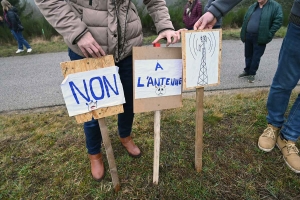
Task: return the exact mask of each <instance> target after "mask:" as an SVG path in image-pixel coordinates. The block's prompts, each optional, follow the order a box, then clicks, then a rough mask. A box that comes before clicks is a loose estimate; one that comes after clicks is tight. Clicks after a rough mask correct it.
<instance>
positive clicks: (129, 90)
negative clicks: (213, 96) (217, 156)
mask: <svg viewBox="0 0 300 200" xmlns="http://www.w3.org/2000/svg"><path fill="white" fill-rule="evenodd" d="M241 1H242V0H208V1H207V4H206V5H205V6H204V11H202V4H201V1H199V0H188V2H187V4H186V6H185V8H184V11H183V22H184V24H185V28H186V29H189V30H202V29H212V28H221V25H222V21H221V20H222V19H221V18H222V17H223V16H225V15H226V13H227V12H229V11H230V10H231V9H232V8H233V7H234V6H235V5H237V4H238V3H239V2H241ZM35 2H36V5H37V6H38V8H39V9H40V11H41V13H42V14H43V15H44V17H45V18H46V19H47V20H48V22H49V23H50V24H51V25H52V26H53V27H54V28H55V29H56V31H57V32H58V33H60V34H61V35H62V36H63V38H64V41H65V42H66V43H67V45H68V47H69V49H68V52H69V57H70V59H71V60H79V59H83V58H85V57H94V58H98V57H101V56H104V55H107V54H112V55H114V59H115V63H116V65H117V66H118V67H119V74H120V78H121V82H122V84H123V88H124V94H125V99H126V103H125V104H124V113H122V114H119V115H118V133H119V138H120V142H121V144H122V145H123V146H124V148H125V149H126V150H127V152H128V154H129V155H130V156H132V157H134V158H138V157H140V156H141V155H142V151H141V150H140V149H139V147H138V146H137V145H136V144H135V143H134V141H133V139H132V138H131V132H132V123H133V120H134V113H133V81H132V79H133V77H132V74H133V73H132V65H133V63H132V48H133V47H134V46H141V45H142V25H141V23H140V20H139V18H138V14H137V13H138V12H137V10H136V7H135V5H134V3H133V2H132V1H130V0H122V1H121V0H120V1H113V0H103V2H101V3H99V2H98V1H92V0H90V1H84V0H77V1H72V2H69V1H60V0H48V1H44V0H35ZM107 2H109V3H107ZM143 2H144V4H145V5H146V8H147V10H148V13H149V15H150V16H151V17H152V19H153V22H154V24H155V27H156V31H157V33H158V36H157V38H156V39H155V40H154V41H153V44H154V43H157V42H158V41H159V40H160V39H162V38H165V39H166V41H167V46H169V45H170V44H173V43H176V42H178V41H179V40H180V32H181V31H182V30H178V31H176V30H175V29H174V27H173V24H172V22H171V19H170V15H169V12H168V9H167V6H166V2H165V1H164V0H152V1H150V0H144V1H143ZM1 5H2V7H3V10H4V13H5V14H4V21H5V22H6V24H7V25H8V27H9V28H10V29H11V32H12V34H13V35H14V36H15V38H16V39H17V41H18V44H19V48H18V51H17V52H16V53H19V52H21V51H23V44H24V45H25V47H26V48H27V52H30V51H31V48H30V46H29V44H28V42H27V41H26V40H25V39H24V38H23V37H22V30H21V29H20V26H19V24H20V20H19V17H18V15H17V14H16V11H15V9H14V7H12V6H11V5H10V4H9V3H8V2H7V1H6V0H2V2H1ZM113 8H115V9H113ZM83 10H84V14H83V13H82V11H83ZM95 16H97V18H96V17H95ZM107 16H110V17H107ZM99 19H106V20H99ZM2 20H3V19H2ZM282 20H283V15H282V8H281V6H280V4H278V3H277V2H276V1H274V0H257V1H256V2H255V3H254V4H253V5H251V6H250V7H249V9H248V10H247V12H246V15H245V18H244V23H243V25H242V29H241V40H242V41H243V42H244V48H245V67H244V71H243V73H242V74H240V75H239V77H247V79H248V81H249V82H250V83H253V82H254V80H255V75H256V71H257V69H258V66H259V62H260V59H261V56H262V55H263V54H264V51H265V48H266V44H267V43H269V42H270V41H271V40H272V39H273V37H274V34H275V33H276V31H277V30H278V29H279V28H280V27H281V25H282ZM298 45H300V0H294V4H293V7H292V10H291V14H290V17H289V25H288V29H287V34H286V36H285V38H284V40H283V43H282V46H281V50H280V55H279V63H278V68H277V72H276V74H275V76H274V78H273V82H272V85H271V88H270V92H269V97H268V102H267V109H268V116H267V121H268V125H267V128H266V129H265V130H264V132H263V133H262V135H261V136H260V137H259V139H258V147H259V148H260V149H261V150H263V151H266V152H269V151H271V150H272V149H273V148H274V146H275V145H277V146H278V148H279V149H280V150H281V152H282V154H283V158H284V160H285V162H286V164H287V165H288V166H289V167H290V168H291V169H292V170H293V171H294V172H296V173H300V157H299V154H298V152H299V151H298V149H297V147H296V145H295V144H296V143H295V142H296V141H297V139H298V138H299V136H300V95H299V96H298V98H297V99H296V101H295V102H294V104H293V107H292V109H291V111H290V114H289V115H288V117H287V119H285V117H284V116H285V112H286V110H287V106H288V103H289V99H290V95H291V92H292V90H293V89H294V88H295V86H296V85H297V83H298V81H299V79H300V55H299V54H300V53H299V52H300V51H299V50H298V49H297V48H298V47H299V46H298ZM274 56H275V55H274ZM83 131H84V133H85V138H86V148H87V153H88V157H89V159H90V166H91V173H92V177H93V178H94V179H95V180H96V181H100V180H102V179H103V177H104V174H105V169H104V164H103V157H102V153H101V142H102V137H101V133H100V128H99V124H98V121H97V120H95V119H92V120H91V121H89V122H86V123H84V125H83Z"/></svg>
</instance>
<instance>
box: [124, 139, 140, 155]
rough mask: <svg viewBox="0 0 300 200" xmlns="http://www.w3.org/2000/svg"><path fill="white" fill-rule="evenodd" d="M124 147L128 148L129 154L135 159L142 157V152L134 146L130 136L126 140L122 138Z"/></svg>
mask: <svg viewBox="0 0 300 200" xmlns="http://www.w3.org/2000/svg"><path fill="white" fill-rule="evenodd" d="M120 140H121V143H122V145H123V146H124V147H125V148H126V150H127V152H128V154H129V155H130V156H132V157H134V158H139V157H141V155H142V154H141V150H140V149H139V148H138V147H137V146H136V145H135V144H134V142H133V140H132V138H131V137H130V136H128V137H126V138H120Z"/></svg>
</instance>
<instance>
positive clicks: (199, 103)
mask: <svg viewBox="0 0 300 200" xmlns="http://www.w3.org/2000/svg"><path fill="white" fill-rule="evenodd" d="M203 97H204V87H201V88H197V89H196V134H195V168H196V171H197V172H200V171H201V170H202V150H203Z"/></svg>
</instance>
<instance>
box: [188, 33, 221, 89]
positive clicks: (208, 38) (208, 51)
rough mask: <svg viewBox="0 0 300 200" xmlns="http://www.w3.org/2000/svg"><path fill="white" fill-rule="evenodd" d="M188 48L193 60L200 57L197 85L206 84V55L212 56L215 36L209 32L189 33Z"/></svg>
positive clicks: (214, 47)
mask: <svg viewBox="0 0 300 200" xmlns="http://www.w3.org/2000/svg"><path fill="white" fill-rule="evenodd" d="M188 45H189V49H190V53H191V55H192V57H193V59H194V60H197V58H198V59H199V57H201V62H200V67H199V73H198V80H197V85H198V86H202V85H207V84H208V74H207V65H206V63H207V62H206V61H207V56H210V57H212V56H213V55H214V53H215V49H216V38H215V36H214V34H213V33H211V32H203V33H197V34H195V33H191V35H190V37H189V43H188Z"/></svg>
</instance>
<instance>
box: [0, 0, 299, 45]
mask: <svg viewBox="0 0 300 200" xmlns="http://www.w3.org/2000/svg"><path fill="white" fill-rule="evenodd" d="M21 2H23V1H22V0H10V3H11V4H12V5H14V6H15V7H17V8H18V11H19V15H20V17H21V21H22V24H23V26H24V28H25V30H24V31H23V35H24V37H25V38H36V37H38V38H43V39H45V40H50V39H51V37H53V36H57V35H58V33H57V32H56V31H55V30H54V29H53V28H52V26H51V25H50V24H49V23H48V22H47V21H46V20H45V19H44V17H42V16H40V15H38V16H36V15H34V13H33V11H34V8H32V7H31V6H30V5H29V4H28V3H26V1H25V3H21ZM167 2H168V8H169V12H170V16H171V20H172V23H173V25H174V27H175V29H176V30H177V29H180V28H183V27H184V24H183V21H182V15H183V10H184V9H183V8H184V5H185V4H186V2H187V1H186V0H175V2H174V3H169V2H170V1H167ZM206 2H207V0H201V3H202V7H203V8H204V5H205V4H206ZM254 2H255V1H254V0H244V1H242V2H241V3H240V4H238V5H237V6H236V7H235V8H234V9H233V10H232V11H230V12H229V13H228V14H227V15H226V16H225V17H224V18H223V28H225V29H230V28H239V27H241V25H242V22H243V18H244V15H245V12H246V11H247V8H248V7H249V6H250V5H251V4H252V3H254ZM277 2H279V3H280V4H281V5H282V8H283V12H284V23H283V26H287V24H288V15H289V13H290V10H291V7H292V5H293V1H292V0H290V1H286V0H277ZM135 3H136V5H138V6H137V7H138V13H139V16H140V18H141V22H142V25H143V32H144V35H145V36H148V35H153V34H156V30H155V26H154V23H153V21H152V19H151V17H150V16H149V15H148V13H147V9H146V7H145V6H144V5H143V4H141V3H138V0H135ZM0 16H3V11H2V9H0ZM0 36H1V37H0V45H1V44H8V43H10V44H16V41H15V40H14V38H13V36H12V35H11V33H10V30H9V29H8V28H7V27H6V26H4V25H3V24H2V26H0Z"/></svg>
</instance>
